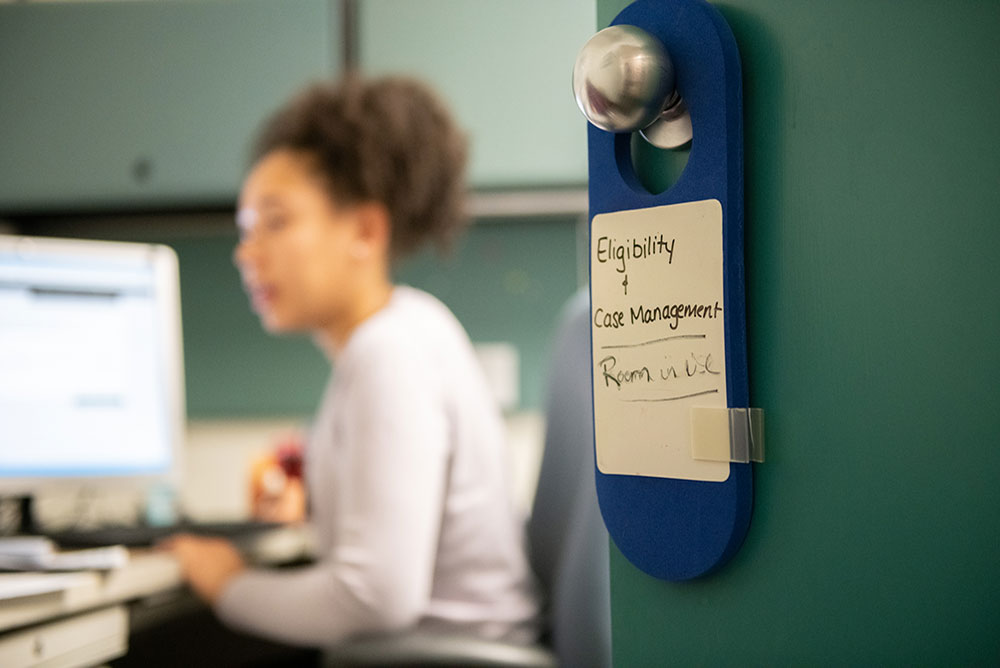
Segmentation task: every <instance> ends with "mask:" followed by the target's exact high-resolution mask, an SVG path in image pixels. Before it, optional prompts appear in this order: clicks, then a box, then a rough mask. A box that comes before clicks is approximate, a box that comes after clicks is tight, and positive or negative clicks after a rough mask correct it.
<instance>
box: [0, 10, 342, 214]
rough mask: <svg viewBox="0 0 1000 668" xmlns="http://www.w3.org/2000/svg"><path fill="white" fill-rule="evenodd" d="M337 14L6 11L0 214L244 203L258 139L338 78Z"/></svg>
mask: <svg viewBox="0 0 1000 668" xmlns="http://www.w3.org/2000/svg"><path fill="white" fill-rule="evenodd" d="M339 23H340V9H339V3H338V2H332V1H328V0H299V1H297V2H288V3H285V2H272V1H271V0H241V1H240V2H223V1H219V0H213V1H204V0H202V1H199V2H190V1H181V2H131V1H123V2H77V3H58V4H49V3H23V4H10V5H0V91H2V93H0V95H2V97H0V212H6V213H11V212H39V211H55V210H62V211H67V210H72V211H80V210H87V209H90V210H94V209H103V210H112V209H114V210H119V209H122V208H131V209H136V208H142V209H149V208H176V207H185V208H188V207H197V206H204V205H213V206H214V205H219V204H226V203H229V202H231V201H232V199H233V197H234V196H235V193H236V190H237V185H238V183H239V180H240V176H241V174H242V170H243V168H244V166H245V160H246V154H247V146H248V143H249V141H250V139H251V136H252V134H253V132H254V130H255V128H256V126H257V125H258V124H259V123H260V121H261V120H262V118H263V117H264V116H266V115H267V114H268V113H269V112H270V111H271V110H272V109H273V108H275V107H276V106H277V105H279V104H280V103H281V102H282V101H283V100H284V99H285V98H286V97H287V96H288V95H290V94H291V93H292V92H293V91H294V90H296V89H297V88H299V87H300V86H301V85H303V84H304V83H306V82H308V81H310V80H313V79H315V78H319V77H324V76H329V75H331V74H332V73H334V72H336V71H337V70H339V60H340V48H339V46H338V42H339V41H340V28H339Z"/></svg>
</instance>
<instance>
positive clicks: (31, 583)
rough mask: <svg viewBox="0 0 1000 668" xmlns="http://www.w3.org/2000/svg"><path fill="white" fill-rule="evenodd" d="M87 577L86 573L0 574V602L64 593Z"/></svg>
mask: <svg viewBox="0 0 1000 668" xmlns="http://www.w3.org/2000/svg"><path fill="white" fill-rule="evenodd" d="M89 577H90V576H89V575H88V574H86V573H0V601H6V600H10V599H14V598H24V597H27V596H38V595H40V594H51V593H53V592H61V591H66V590H67V589H69V588H71V587H73V586H74V585H76V584H79V583H83V582H86V581H87V580H88V579H89Z"/></svg>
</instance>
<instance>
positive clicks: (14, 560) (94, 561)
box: [0, 545, 128, 571]
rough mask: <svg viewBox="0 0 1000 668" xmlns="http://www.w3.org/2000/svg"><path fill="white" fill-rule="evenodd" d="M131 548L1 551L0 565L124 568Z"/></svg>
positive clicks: (17, 567)
mask: <svg viewBox="0 0 1000 668" xmlns="http://www.w3.org/2000/svg"><path fill="white" fill-rule="evenodd" d="M127 563H128V550H127V549H126V548H125V547H123V546H121V545H111V546H108V547H93V548H88V549H84V550H67V551H64V552H63V551H58V550H56V551H52V552H42V553H39V554H0V569H4V570H10V571H93V570H98V571H102V570H110V569H112V568H121V567H122V566H124V565H125V564H127Z"/></svg>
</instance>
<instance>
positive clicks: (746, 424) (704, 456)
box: [691, 407, 764, 464]
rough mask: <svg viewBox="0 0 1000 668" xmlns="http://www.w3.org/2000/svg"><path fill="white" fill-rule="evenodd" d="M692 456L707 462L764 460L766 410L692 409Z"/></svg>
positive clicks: (744, 462)
mask: <svg viewBox="0 0 1000 668" xmlns="http://www.w3.org/2000/svg"><path fill="white" fill-rule="evenodd" d="M727 422H728V429H727ZM691 456H692V457H693V458H694V459H699V460H705V461H718V462H725V461H728V462H735V463H741V464H746V463H749V462H763V461H764V409H762V408H709V407H696V408H692V409H691Z"/></svg>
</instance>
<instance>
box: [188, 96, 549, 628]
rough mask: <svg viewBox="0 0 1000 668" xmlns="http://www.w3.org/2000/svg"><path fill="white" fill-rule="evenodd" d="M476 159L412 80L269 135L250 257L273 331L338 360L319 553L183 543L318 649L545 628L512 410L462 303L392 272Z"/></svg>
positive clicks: (242, 245) (245, 612)
mask: <svg viewBox="0 0 1000 668" xmlns="http://www.w3.org/2000/svg"><path fill="white" fill-rule="evenodd" d="M464 161H465V145H464V140H463V138H462V136H461V134H460V133H459V132H458V131H457V129H456V128H455V126H454V125H453V123H452V121H451V120H450V118H449V117H448V115H447V113H446V112H445V110H444V109H443V108H442V107H441V105H440V104H439V103H438V102H437V100H436V99H435V98H434V97H433V96H432V95H431V94H430V93H429V92H428V91H427V90H426V89H424V88H423V87H422V86H420V85H419V84H417V83H415V82H412V81H408V80H404V79H392V78H390V79H382V80H375V81H371V82H365V81H362V80H359V79H354V78H351V79H348V80H346V81H344V82H343V83H341V84H340V85H337V86H318V87H314V88H311V89H310V90H308V91H306V92H305V93H304V94H302V95H301V96H299V97H297V98H296V99H294V100H293V101H292V102H291V103H289V105H288V106H286V107H285V108H284V109H282V110H280V111H279V112H278V113H277V114H276V115H275V116H274V117H273V118H272V119H271V120H270V121H269V123H268V124H267V125H266V126H265V128H264V130H263V132H262V134H261V136H260V138H259V140H258V142H257V145H256V149H255V152H254V158H253V167H252V169H251V171H250V173H249V175H248V176H247V178H246V180H245V182H244V184H243V188H242V191H241V193H240V200H239V212H238V216H237V222H238V226H239V229H240V237H241V238H240V242H239V245H238V246H237V248H236V252H235V262H236V265H237V267H238V268H239V270H240V273H241V275H242V278H243V282H244V284H245V286H246V289H247V291H248V293H249V295H250V297H251V301H252V303H253V308H254V310H255V311H256V312H257V314H258V315H259V317H260V319H261V321H262V323H263V325H264V327H265V328H266V329H267V330H268V331H271V332H276V333H284V332H298V331H305V332H309V333H311V334H312V335H313V337H314V339H315V341H316V343H317V344H318V345H319V346H320V348H321V349H322V350H323V351H324V352H325V354H326V355H327V356H328V358H329V359H330V360H331V362H332V363H333V366H334V369H335V373H334V374H333V376H332V379H331V381H330V383H329V385H328V387H327V389H326V392H325V395H324V397H323V399H322V402H321V405H320V408H319V411H318V413H317V416H316V419H315V423H314V427H313V433H312V434H311V437H310V442H309V444H308V446H307V452H306V478H307V487H308V492H309V497H310V507H311V513H312V516H311V519H312V521H313V522H314V524H315V525H316V532H317V534H318V544H319V550H318V562H317V563H316V564H315V565H313V566H310V567H307V568H303V569H300V570H294V571H280V572H279V571H267V570H258V569H252V568H248V567H247V565H246V564H245V563H244V562H243V560H242V559H241V558H240V556H239V554H238V553H237V552H236V550H235V549H233V547H232V546H231V545H230V544H229V543H227V542H225V541H222V540H216V539H203V538H196V537H192V536H181V537H177V538H175V539H173V540H172V541H171V543H170V549H172V550H173V552H174V554H176V556H177V557H178V559H179V560H180V561H181V564H182V567H183V571H184V573H185V575H186V577H187V579H188V581H189V582H190V584H191V586H192V587H193V588H194V590H195V591H196V592H197V593H198V594H200V595H201V596H202V597H203V598H205V599H206V600H207V601H208V602H209V603H211V604H212V605H213V606H214V607H215V610H216V611H217V613H218V614H219V616H220V617H221V618H222V619H223V621H225V622H227V623H228V624H230V625H231V626H233V627H236V628H239V629H241V630H245V631H250V632H253V633H257V634H259V635H263V636H267V637H270V638H273V639H277V640H281V641H284V642H289V643H296V644H303V645H328V644H331V643H335V642H336V641H338V640H340V639H343V638H346V637H348V636H351V635H354V634H358V633H368V632H385V631H395V630H400V629H405V628H413V627H416V628H421V629H427V630H442V631H450V632H456V631H457V632H468V633H470V634H475V635H478V636H481V637H485V638H495V639H506V640H513V641H522V642H530V641H532V640H534V639H535V635H536V633H537V630H536V618H537V602H536V598H535V593H534V588H533V579H532V576H531V572H530V568H529V567H528V565H527V560H526V557H525V555H524V553H523V540H522V526H521V524H520V522H519V521H518V520H517V519H516V518H515V516H514V513H513V511H512V508H511V505H510V504H509V503H508V501H507V487H506V482H505V468H506V467H505V463H504V453H503V448H504V443H503V425H502V422H501V418H500V415H499V412H498V410H497V408H496V407H495V405H494V403H493V402H492V400H491V399H490V398H489V392H488V389H487V386H486V384H485V381H484V379H483V376H482V373H481V371H480V369H479V368H478V365H477V363H476V360H475V358H474V355H473V352H472V347H471V345H470V343H469V340H468V337H467V336H466V334H465V332H464V330H463V329H462V327H461V325H460V324H459V323H458V322H457V320H455V318H454V316H453V315H452V314H451V313H450V312H449V311H448V309H447V308H446V307H445V306H444V305H443V304H441V303H440V302H439V301H437V300H436V299H434V298H433V297H431V296H430V295H428V294H426V293H423V292H420V291H418V290H416V289H413V288H410V287H406V286H396V285H394V284H393V282H392V268H393V264H394V262H395V261H397V260H398V259H400V258H402V257H404V256H405V255H407V254H408V253H411V252H412V251H414V250H415V249H417V248H418V247H420V246H421V245H423V243H424V242H428V241H430V242H434V243H436V244H437V245H439V246H447V244H448V243H449V242H450V241H451V240H452V239H453V238H454V236H455V235H456V233H457V232H458V231H459V230H460V227H461V224H462V221H463V217H462V215H461V214H462V212H461V202H462V193H463V189H464V186H463V182H462V173H463V169H464Z"/></svg>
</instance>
